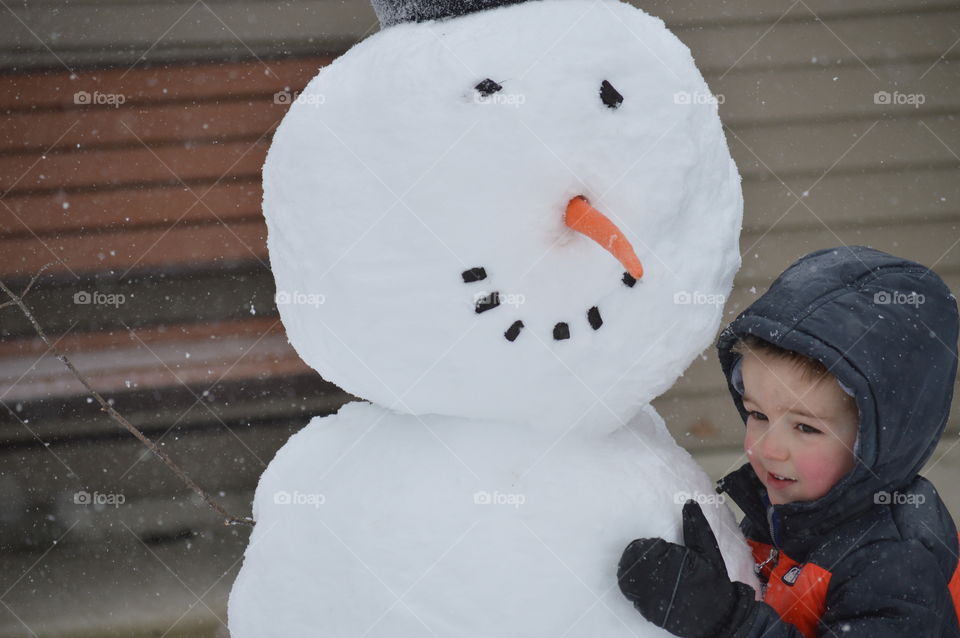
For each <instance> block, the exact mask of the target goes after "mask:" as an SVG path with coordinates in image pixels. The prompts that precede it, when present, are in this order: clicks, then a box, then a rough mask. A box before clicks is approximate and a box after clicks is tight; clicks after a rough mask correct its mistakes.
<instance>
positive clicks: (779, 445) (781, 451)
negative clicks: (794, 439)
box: [756, 425, 790, 461]
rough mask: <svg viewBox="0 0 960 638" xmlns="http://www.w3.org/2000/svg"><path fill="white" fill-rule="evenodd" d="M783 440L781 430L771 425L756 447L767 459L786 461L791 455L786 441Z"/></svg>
mask: <svg viewBox="0 0 960 638" xmlns="http://www.w3.org/2000/svg"><path fill="white" fill-rule="evenodd" d="M783 439H784V435H783V434H782V433H781V432H780V428H778V427H774V426H773V425H771V427H769V428H767V431H766V432H765V433H764V434H763V437H762V438H761V439H760V440H759V441H758V442H757V446H756V447H758V448H759V452H760V455H761V456H763V458H765V459H770V460H771V461H785V460H787V458H788V457H789V456H790V454H789V451H788V450H787V446H786V441H784V440H783Z"/></svg>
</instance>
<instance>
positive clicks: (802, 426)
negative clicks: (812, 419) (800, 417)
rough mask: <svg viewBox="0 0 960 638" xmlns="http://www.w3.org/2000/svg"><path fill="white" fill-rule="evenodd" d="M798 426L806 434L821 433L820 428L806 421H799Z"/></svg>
mask: <svg viewBox="0 0 960 638" xmlns="http://www.w3.org/2000/svg"><path fill="white" fill-rule="evenodd" d="M797 428H799V430H800V431H801V432H803V433H804V434H820V433H821V432H820V430H818V429H817V428H815V427H812V426H809V425H807V424H806V423H798V424H797Z"/></svg>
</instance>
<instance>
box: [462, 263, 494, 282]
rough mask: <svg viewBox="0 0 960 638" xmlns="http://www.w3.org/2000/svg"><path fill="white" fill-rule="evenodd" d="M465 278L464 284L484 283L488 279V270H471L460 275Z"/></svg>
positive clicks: (479, 268)
mask: <svg viewBox="0 0 960 638" xmlns="http://www.w3.org/2000/svg"><path fill="white" fill-rule="evenodd" d="M460 276H461V277H463V283H465V284H472V283H474V282H477V281H483V280H484V279H486V278H487V270H486V269H485V268H483V267H476V268H470V269H469V270H464V271H463V272H462V273H460Z"/></svg>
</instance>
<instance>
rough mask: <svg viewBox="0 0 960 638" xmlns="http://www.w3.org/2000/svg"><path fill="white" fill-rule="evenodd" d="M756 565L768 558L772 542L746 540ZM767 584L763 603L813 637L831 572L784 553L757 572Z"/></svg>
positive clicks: (822, 608)
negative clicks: (800, 561) (798, 560)
mask: <svg viewBox="0 0 960 638" xmlns="http://www.w3.org/2000/svg"><path fill="white" fill-rule="evenodd" d="M747 542H748V543H750V547H751V548H752V549H753V559H754V560H755V561H756V562H757V564H760V563H762V562H763V561H765V560H767V558H768V557H769V556H770V550H771V549H772V545H768V544H766V543H760V542H757V541H754V540H750V539H747ZM760 576H761V578H762V579H764V580H766V582H767V586H766V589H765V591H764V594H763V602H765V603H767V604H768V605H770V606H771V607H773V608H774V610H776V612H777V615H778V616H780V618H782V619H783V620H785V621H786V622H788V623H790V624H791V625H794V626H795V627H796V628H797V629H798V630H799V631H800V633H802V634H803V635H804V636H806V638H816V637H817V636H818V635H819V634H818V631H817V625H818V624H819V622H820V619H821V618H822V617H823V614H824V612H825V611H826V610H827V587H829V585H830V577H831V574H830V572H828V571H827V570H825V569H824V568H823V567H820V566H819V565H815V564H813V563H798V562H797V561H795V560H793V559H792V558H790V557H789V556H787V555H786V554H784V553H783V552H780V553H779V556H778V558H777V561H776V562H775V563H767V564H766V565H764V567H763V570H762V571H761V574H760Z"/></svg>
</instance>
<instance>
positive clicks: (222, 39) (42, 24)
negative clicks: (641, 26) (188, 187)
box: [0, 0, 956, 69]
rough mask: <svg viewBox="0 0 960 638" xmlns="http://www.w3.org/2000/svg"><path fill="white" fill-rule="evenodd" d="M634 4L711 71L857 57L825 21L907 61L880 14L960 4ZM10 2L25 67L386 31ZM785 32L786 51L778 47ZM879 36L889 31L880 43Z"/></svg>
mask: <svg viewBox="0 0 960 638" xmlns="http://www.w3.org/2000/svg"><path fill="white" fill-rule="evenodd" d="M631 4H634V5H636V6H639V7H642V8H644V9H645V10H647V11H648V12H650V13H652V14H653V15H655V16H658V17H661V18H663V19H664V20H665V21H666V23H667V24H668V25H669V26H671V27H673V28H675V29H678V30H680V31H683V30H684V29H687V30H690V31H689V36H690V44H691V46H692V48H693V49H694V51H695V52H698V51H699V50H700V49H701V46H699V45H700V43H703V44H705V46H707V47H709V49H710V50H711V51H716V53H717V57H716V58H713V57H712V56H708V57H705V58H703V59H704V60H707V61H708V62H707V64H708V65H709V67H710V68H713V67H714V65H715V64H727V66H729V64H732V60H736V59H737V58H739V57H740V56H743V59H742V61H741V63H742V64H743V65H744V68H747V67H750V66H751V65H756V64H767V65H769V64H780V63H782V60H780V59H778V56H777V54H776V52H777V51H785V52H786V55H792V56H796V55H804V56H805V55H806V54H805V53H804V52H805V51H811V50H812V51H816V52H817V53H815V55H817V56H818V57H819V58H820V59H821V60H822V61H827V60H829V61H831V62H833V61H835V60H836V59H841V60H843V59H847V58H850V57H851V54H850V51H848V50H846V48H845V47H842V46H838V45H839V43H838V42H837V41H836V38H832V36H831V35H830V33H829V31H828V30H827V29H825V28H824V27H823V26H822V25H821V26H818V28H817V30H816V31H811V30H805V29H804V28H803V26H804V25H806V24H811V23H813V22H814V21H816V20H818V19H822V20H823V21H824V22H825V23H829V27H830V29H831V30H833V31H834V32H835V33H836V34H837V36H839V37H840V38H841V39H843V40H844V41H847V42H849V46H850V48H852V49H853V50H854V51H858V52H859V51H860V48H859V47H862V48H863V51H864V52H863V53H861V54H860V55H861V57H863V56H864V55H866V56H867V57H868V58H871V59H872V56H873V55H874V48H877V47H879V48H880V50H879V51H878V52H877V55H879V56H881V57H891V56H893V57H898V56H900V55H901V54H900V53H899V52H897V51H891V50H890V47H887V48H886V49H884V48H883V41H888V42H889V40H890V38H889V36H890V35H891V34H893V35H896V36H902V34H903V32H902V31H901V30H900V26H899V25H900V23H899V22H893V23H888V22H881V23H880V27H882V29H883V30H882V31H876V30H874V29H872V28H871V24H870V22H869V21H870V20H876V16H878V15H883V16H887V15H889V16H894V17H896V16H897V15H898V14H902V13H909V14H912V15H915V16H924V15H926V14H929V13H936V12H939V11H943V10H944V9H951V8H953V9H955V8H956V6H955V3H952V2H946V1H944V0H936V1H934V0H931V1H923V0H887V1H883V0H879V1H878V0H846V1H845V2H842V3H839V2H836V1H835V0H806V1H802V2H801V1H799V0H766V1H765V2H762V3H757V2H748V1H747V0H736V1H717V2H695V1H694V0H686V1H684V2H673V1H670V0H637V1H634V2H632V3H631ZM9 9H10V11H12V12H14V14H15V15H16V19H8V20H5V21H3V22H2V23H0V64H2V66H3V67H5V68H12V67H16V68H19V69H24V68H31V67H49V68H55V67H60V68H62V67H63V65H67V66H68V67H70V68H73V67H75V66H91V65H95V66H104V65H117V66H126V67H129V66H132V65H136V64H142V63H144V62H151V63H157V62H170V61H187V60H212V59H223V58H230V57H243V58H251V57H254V56H259V57H261V58H272V57H277V56H288V55H311V54H317V53H333V52H337V51H343V50H345V49H346V48H348V47H349V46H350V45H351V44H352V43H353V42H356V41H357V40H358V39H361V38H362V37H364V36H366V35H368V34H369V33H371V32H374V31H376V29H377V28H378V27H377V22H376V19H375V16H374V13H373V11H372V9H371V8H370V4H369V2H367V0H349V1H346V2H337V1H335V0H297V1H293V2H285V3H283V4H276V3H267V2H262V1H245V2H229V3H227V2H222V1H221V2H206V3H200V4H196V3H193V2H188V1H186V0H178V1H175V2H158V1H157V0H126V1H123V0H107V1H104V0H80V1H74V2H71V3H69V4H64V3H54V2H31V3H29V4H28V5H26V6H19V5H12V6H11V7H10V8H9ZM862 20H866V22H861V23H860V24H861V25H862V26H856V25H855V24H854V23H857V22H858V21H862ZM773 23H777V25H778V26H777V36H776V37H772V38H771V37H769V36H768V38H769V40H768V39H766V38H765V39H764V41H762V42H760V43H758V44H757V46H756V47H754V48H753V49H751V50H747V49H748V47H749V46H750V45H751V43H754V42H755V41H757V40H758V39H759V37H760V35H762V34H763V33H764V31H766V29H767V28H768V27H769V25H771V24H773ZM931 25H932V27H933V30H932V31H930V32H929V33H926V32H923V31H922V27H921V26H914V25H907V26H906V27H904V28H906V29H908V30H911V29H912V31H911V33H919V34H920V35H922V36H923V37H922V38H918V39H916V42H920V41H923V42H929V46H928V48H936V46H937V44H938V43H939V42H941V39H939V36H940V35H941V34H942V33H943V29H942V28H938V25H936V24H933V23H931ZM718 29H721V31H718ZM725 29H733V30H732V31H730V32H727V31H725ZM781 29H783V30H782V31H781ZM694 30H696V31H694ZM781 33H782V36H783V46H777V45H776V42H777V41H778V40H779V39H780V34H781ZM818 34H819V36H820V37H818ZM877 35H880V36H883V37H881V38H876V37H875V36H877ZM683 36H684V34H681V37H683ZM807 38H810V39H809V40H808V39H807ZM831 38H832V41H831ZM901 39H902V40H903V41H904V42H905V41H907V40H908V38H901ZM909 40H910V41H911V42H913V41H914V39H909ZM949 45H950V42H947V43H946V44H944V46H943V48H942V49H941V50H939V51H937V52H936V54H937V55H939V54H940V53H942V52H943V50H945V49H946V47H947V46H949ZM921 46H922V45H921ZM769 52H773V53H769ZM744 54H745V55H744ZM769 55H773V57H768V56H769ZM728 62H729V64H728ZM723 68H724V69H725V68H727V67H723Z"/></svg>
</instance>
